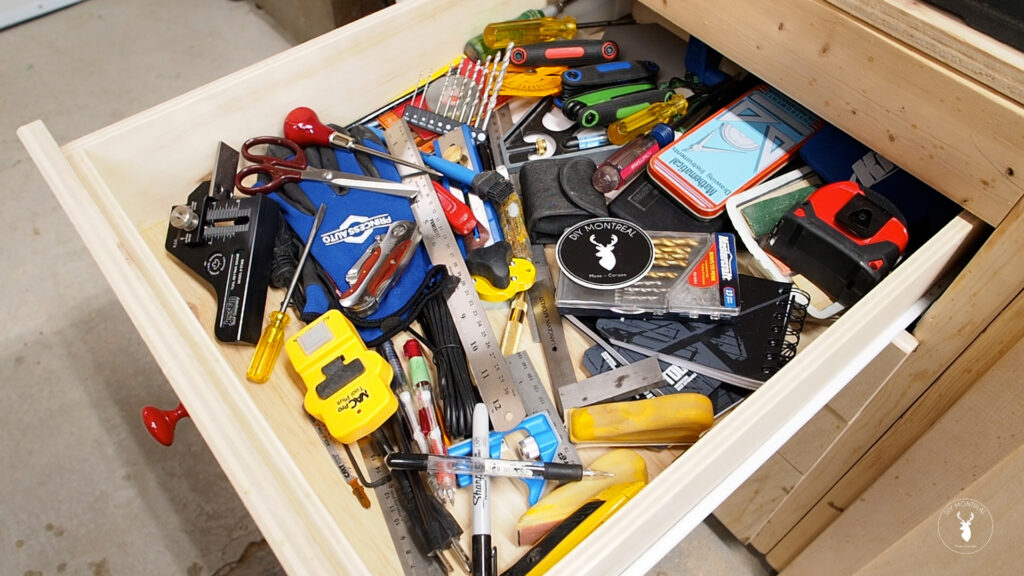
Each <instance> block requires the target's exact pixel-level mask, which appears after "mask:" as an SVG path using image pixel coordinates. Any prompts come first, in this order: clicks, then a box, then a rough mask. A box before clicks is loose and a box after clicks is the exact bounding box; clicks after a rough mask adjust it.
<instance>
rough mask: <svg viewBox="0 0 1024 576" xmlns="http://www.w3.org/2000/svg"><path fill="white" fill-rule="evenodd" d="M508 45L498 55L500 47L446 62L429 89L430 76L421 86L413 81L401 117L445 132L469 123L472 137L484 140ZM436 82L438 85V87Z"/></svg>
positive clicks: (509, 51) (503, 71) (430, 128)
mask: <svg viewBox="0 0 1024 576" xmlns="http://www.w3.org/2000/svg"><path fill="white" fill-rule="evenodd" d="M511 54H512V46H511V45H510V46H509V47H508V48H507V49H506V50H505V52H504V55H502V52H501V51H498V53H496V54H494V55H493V56H488V57H487V58H486V59H485V60H484V61H483V62H482V63H481V61H479V60H468V59H465V58H463V59H460V60H459V61H458V63H457V64H456V63H452V64H451V65H449V66H448V71H447V72H446V73H445V74H444V75H443V76H442V77H440V78H438V79H437V80H436V81H435V83H434V91H433V92H432V91H431V90H430V88H431V86H430V77H427V81H426V82H425V83H424V84H423V87H422V89H421V88H420V86H419V83H417V86H416V89H415V90H413V93H412V96H411V97H410V98H409V104H408V105H406V107H405V111H404V112H403V114H402V116H403V118H405V120H406V121H407V122H408V123H409V124H412V125H413V126H417V127H419V128H423V129H426V130H430V131H431V132H435V133H437V134H445V133H448V132H451V131H452V130H453V129H455V128H456V127H457V126H458V125H460V124H464V125H466V126H468V127H469V129H470V132H471V134H472V137H473V140H474V141H476V142H485V141H486V140H487V123H488V122H489V121H490V119H491V114H492V113H493V112H494V109H495V108H496V107H497V104H498V91H499V90H501V85H502V83H503V82H504V80H505V71H506V70H507V69H508V64H509V58H510V56H511ZM438 86H440V87H439V88H438Z"/></svg>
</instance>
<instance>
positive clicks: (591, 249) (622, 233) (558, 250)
mask: <svg viewBox="0 0 1024 576" xmlns="http://www.w3.org/2000/svg"><path fill="white" fill-rule="evenodd" d="M555 255H556V257H557V259H558V267H559V269H560V270H561V272H562V273H563V274H565V275H566V276H567V277H568V278H570V279H571V280H572V281H573V282H576V283H577V284H580V285H582V286H586V287H588V288H595V289H598V290H613V289H615V288H622V287H624V286H629V285H630V284H633V283H634V282H637V281H638V280H640V279H641V278H643V277H644V275H646V274H647V272H648V271H650V269H651V266H652V265H653V264H654V244H652V243H651V238H650V236H648V235H647V233H646V232H644V231H643V230H642V229H641V228H639V227H637V226H636V225H634V224H633V223H631V222H628V221H626V220H619V219H617V218H595V219H593V220H587V221H585V222H580V223H579V224H577V225H575V226H573V227H571V228H568V229H566V230H565V232H563V233H562V237H561V238H559V239H558V245H557V246H556V247H555Z"/></svg>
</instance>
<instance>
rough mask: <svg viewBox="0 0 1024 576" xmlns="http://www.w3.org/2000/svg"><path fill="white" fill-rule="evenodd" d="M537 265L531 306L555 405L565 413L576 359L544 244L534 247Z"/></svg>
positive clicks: (572, 382) (573, 382)
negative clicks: (567, 338)
mask: <svg viewBox="0 0 1024 576" xmlns="http://www.w3.org/2000/svg"><path fill="white" fill-rule="evenodd" d="M533 267H534V269H536V270H537V276H536V277H535V278H534V280H533V287H531V288H530V290H529V292H528V294H529V295H530V307H531V308H532V309H533V319H534V321H535V322H536V326H537V336H538V337H539V338H540V346H541V349H542V350H543V351H544V363H545V364H547V367H548V378H549V379H550V381H551V393H552V394H553V395H554V397H555V406H557V407H558V413H559V414H561V413H562V411H563V409H564V406H563V405H562V392H561V391H562V388H563V387H565V386H568V385H570V384H575V383H576V371H575V370H574V369H573V363H572V358H571V357H570V356H569V345H568V344H567V343H566V341H565V330H564V329H563V328H562V316H561V315H560V314H559V313H558V308H556V307H555V288H554V282H553V280H552V278H551V269H550V268H548V259H547V256H546V255H545V254H544V246H541V245H537V246H533Z"/></svg>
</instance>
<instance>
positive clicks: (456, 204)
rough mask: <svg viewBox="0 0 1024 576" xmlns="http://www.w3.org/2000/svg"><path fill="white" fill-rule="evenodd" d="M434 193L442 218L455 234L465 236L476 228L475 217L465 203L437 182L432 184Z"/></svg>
mask: <svg viewBox="0 0 1024 576" xmlns="http://www.w3.org/2000/svg"><path fill="white" fill-rule="evenodd" d="M432 182H433V181H432ZM434 192H436V193H437V199H438V201H439V202H440V203H441V210H442V211H443V212H444V217H445V218H446V219H447V220H448V224H449V225H450V226H451V227H452V230H454V231H455V233H456V234H458V235H459V236H465V235H466V234H469V233H470V232H472V231H473V228H476V224H477V222H476V216H474V215H473V210H472V209H470V207H469V206H467V205H466V203H465V202H462V201H460V200H459V199H458V198H456V197H455V196H453V195H452V193H451V192H449V191H448V189H447V188H445V187H444V186H442V185H441V184H440V183H439V182H434Z"/></svg>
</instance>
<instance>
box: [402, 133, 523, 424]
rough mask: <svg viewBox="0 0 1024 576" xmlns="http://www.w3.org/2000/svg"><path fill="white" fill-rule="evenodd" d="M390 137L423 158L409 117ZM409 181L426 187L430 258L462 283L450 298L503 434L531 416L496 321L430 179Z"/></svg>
mask: <svg viewBox="0 0 1024 576" xmlns="http://www.w3.org/2000/svg"><path fill="white" fill-rule="evenodd" d="M384 137H385V139H386V141H387V144H388V149H389V150H390V151H391V154H393V155H395V156H397V157H399V158H402V159H403V160H408V161H409V162H422V160H421V158H420V151H419V149H418V148H416V142H415V140H414V139H413V135H412V132H411V131H410V130H409V125H408V124H406V123H405V121H404V120H401V121H399V122H396V123H395V124H394V125H392V126H391V128H388V129H387V131H385V133H384ZM398 168H399V170H400V172H403V173H407V172H408V171H409V170H411V169H408V168H406V167H404V166H398ZM403 181H405V182H408V183H410V184H414V185H415V186H416V187H417V188H419V190H420V193H419V194H418V195H417V196H416V199H415V201H413V203H412V212H413V215H415V217H416V223H417V224H418V225H419V228H420V233H421V234H422V235H423V245H424V246H425V247H426V249H427V254H428V255H429V256H430V261H431V262H432V263H433V264H435V265H438V264H441V265H444V266H446V267H447V268H448V271H449V272H450V273H451V274H452V276H455V277H456V278H458V279H459V283H458V286H456V287H455V290H454V291H453V292H452V294H451V295H450V296H448V307H449V309H450V310H451V312H452V320H453V321H454V322H455V329H456V330H457V331H458V333H459V340H461V341H462V346H463V348H464V349H465V351H466V360H467V361H468V363H469V369H470V372H471V373H472V375H473V381H474V382H475V383H476V387H477V389H479V391H480V396H481V398H482V399H483V401H484V403H485V404H486V405H487V410H488V412H489V414H490V416H491V425H492V426H493V427H494V429H495V430H497V431H500V432H504V431H507V430H510V429H512V428H514V427H515V426H516V425H517V424H519V423H520V422H521V421H522V420H523V418H524V417H526V410H525V409H524V408H523V403H522V400H521V399H520V398H519V394H518V393H517V391H516V385H515V380H514V379H513V378H512V374H511V373H510V372H509V369H508V364H507V363H506V361H505V357H504V356H502V355H501V348H500V346H499V344H498V339H497V338H496V337H495V336H494V330H493V328H492V327H491V323H490V320H488V318H487V314H486V312H485V311H484V308H483V304H482V303H481V302H480V298H479V297H478V296H477V294H476V289H475V288H474V287H473V279H472V278H471V277H470V275H469V270H468V269H467V268H466V262H465V261H464V260H463V259H462V253H461V252H460V251H459V246H458V244H456V242H455V235H454V234H453V233H452V231H451V228H450V227H449V226H448V221H447V220H446V219H445V217H444V212H443V211H442V210H441V203H440V202H439V201H438V199H437V195H436V193H435V192H434V187H433V185H432V184H431V183H430V178H429V177H428V176H427V175H426V174H423V173H420V174H416V175H412V176H405V177H404V178H403Z"/></svg>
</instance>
